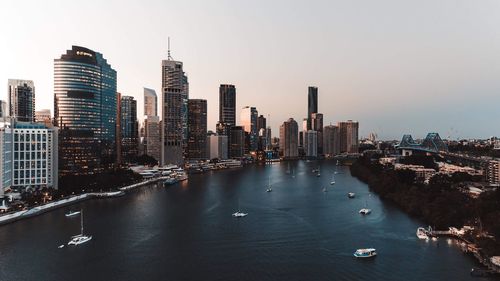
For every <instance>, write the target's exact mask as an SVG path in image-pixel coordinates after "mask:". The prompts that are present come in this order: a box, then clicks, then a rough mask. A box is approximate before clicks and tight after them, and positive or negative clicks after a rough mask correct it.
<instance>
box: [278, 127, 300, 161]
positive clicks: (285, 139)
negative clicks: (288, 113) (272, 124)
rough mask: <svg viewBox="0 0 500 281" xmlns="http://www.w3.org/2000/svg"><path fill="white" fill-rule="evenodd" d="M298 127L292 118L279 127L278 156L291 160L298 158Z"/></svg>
mask: <svg viewBox="0 0 500 281" xmlns="http://www.w3.org/2000/svg"><path fill="white" fill-rule="evenodd" d="M298 140H299V126H298V125H297V122H296V121H295V120H293V118H290V119H288V120H287V121H285V122H283V124H282V125H281V126H280V144H279V146H280V148H279V149H280V156H281V157H283V158H284V159H293V158H297V157H298V156H299V150H298Z"/></svg>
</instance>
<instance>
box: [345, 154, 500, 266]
mask: <svg viewBox="0 0 500 281" xmlns="http://www.w3.org/2000/svg"><path fill="white" fill-rule="evenodd" d="M377 163H378V162H373V161H371V159H364V158H360V160H359V161H356V162H355V163H354V164H353V165H352V166H351V167H350V171H351V175H352V176H354V177H356V178H358V179H359V180H361V181H362V182H364V183H366V184H368V186H369V187H370V189H371V190H373V191H374V192H375V193H377V194H378V195H379V196H380V197H381V198H382V199H384V200H388V201H391V202H392V203H394V204H395V205H397V206H398V207H399V208H400V209H402V210H403V211H404V212H406V213H408V214H409V215H411V216H413V217H415V218H417V219H420V220H422V221H424V222H425V224H427V225H432V226H437V228H439V229H446V228H448V227H450V226H451V227H456V228H462V227H463V226H465V225H469V226H470V229H471V231H470V232H468V233H464V234H463V235H461V236H460V237H459V240H460V241H461V247H460V248H461V249H462V251H464V252H465V253H471V254H472V255H473V256H474V257H475V258H476V259H477V260H478V261H479V262H480V263H481V264H483V265H484V266H486V267H488V268H489V269H490V270H493V271H494V272H496V273H500V266H498V265H496V264H494V263H493V262H492V260H493V259H492V258H493V257H494V256H498V255H499V253H500V252H499V245H498V243H497V242H496V240H495V239H494V237H493V236H491V235H490V234H488V232H486V231H485V230H483V227H482V225H481V224H480V223H479V224H478V219H477V218H476V216H475V215H476V214H477V210H478V209H480V203H478V201H475V200H477V199H472V198H470V197H469V196H467V195H465V194H464V193H462V192H460V191H459V190H456V189H453V188H452V187H451V184H450V182H447V181H446V180H444V179H443V178H441V179H439V180H434V181H432V182H431V183H430V184H428V185H416V184H413V180H412V179H411V178H412V177H411V176H409V175H407V174H403V173H400V174H398V173H397V172H396V171H394V170H391V169H386V168H384V167H382V166H380V165H378V164H377ZM455 238H456V237H455Z"/></svg>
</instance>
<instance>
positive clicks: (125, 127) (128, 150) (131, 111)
mask: <svg viewBox="0 0 500 281" xmlns="http://www.w3.org/2000/svg"><path fill="white" fill-rule="evenodd" d="M120 140H121V159H122V161H125V162H128V163H130V162H131V161H133V160H134V158H135V157H136V156H137V155H138V153H139V151H138V149H139V122H138V121H137V101H136V100H135V99H134V97H132V96H122V97H121V99H120Z"/></svg>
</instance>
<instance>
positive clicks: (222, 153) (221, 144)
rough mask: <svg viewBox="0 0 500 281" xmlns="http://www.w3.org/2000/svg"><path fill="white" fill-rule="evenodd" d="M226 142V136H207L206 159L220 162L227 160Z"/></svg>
mask: <svg viewBox="0 0 500 281" xmlns="http://www.w3.org/2000/svg"><path fill="white" fill-rule="evenodd" d="M227 140H228V138H227V136H221V135H215V134H214V135H209V136H207V147H208V158H209V159H220V160H225V159H228V155H227V151H228V149H227V146H228V142H227Z"/></svg>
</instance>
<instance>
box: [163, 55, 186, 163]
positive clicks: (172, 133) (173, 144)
mask: <svg viewBox="0 0 500 281" xmlns="http://www.w3.org/2000/svg"><path fill="white" fill-rule="evenodd" d="M188 98H189V84H188V79H187V76H186V75H185V73H184V70H183V64H182V62H181V61H175V60H173V59H172V57H171V56H170V49H169V51H168V57H167V59H166V60H162V99H161V100H162V115H163V116H162V128H161V139H162V145H161V148H162V153H161V154H162V155H161V156H162V159H161V165H166V164H175V165H182V164H184V150H185V148H186V146H187V113H188V110H187V103H188Z"/></svg>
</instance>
